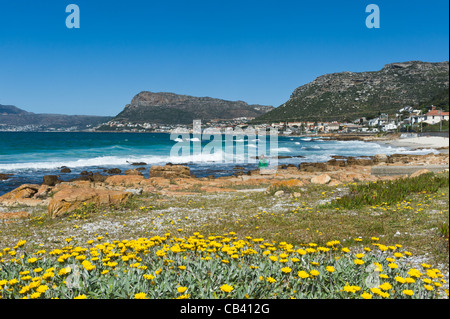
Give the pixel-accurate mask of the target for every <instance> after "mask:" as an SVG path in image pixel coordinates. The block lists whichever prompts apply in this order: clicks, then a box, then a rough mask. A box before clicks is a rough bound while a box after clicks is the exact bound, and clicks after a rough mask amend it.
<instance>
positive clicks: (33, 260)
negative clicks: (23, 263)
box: [27, 257, 37, 264]
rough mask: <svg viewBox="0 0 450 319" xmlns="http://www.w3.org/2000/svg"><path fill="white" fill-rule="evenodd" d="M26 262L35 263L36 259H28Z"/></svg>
mask: <svg viewBox="0 0 450 319" xmlns="http://www.w3.org/2000/svg"><path fill="white" fill-rule="evenodd" d="M27 261H28V263H29V264H32V263H35V262H36V261H37V258H36V257H32V258H29V259H28V260H27Z"/></svg>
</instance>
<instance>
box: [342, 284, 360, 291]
mask: <svg viewBox="0 0 450 319" xmlns="http://www.w3.org/2000/svg"><path fill="white" fill-rule="evenodd" d="M360 290H361V287H359V286H350V285H349V284H348V283H347V284H346V285H345V286H344V291H346V292H351V293H355V292H358V291H360Z"/></svg>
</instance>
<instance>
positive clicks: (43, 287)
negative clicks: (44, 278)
mask: <svg viewBox="0 0 450 319" xmlns="http://www.w3.org/2000/svg"><path fill="white" fill-rule="evenodd" d="M47 290H48V287H47V286H46V285H41V286H39V287H37V289H36V291H37V292H40V293H44V292H46V291H47Z"/></svg>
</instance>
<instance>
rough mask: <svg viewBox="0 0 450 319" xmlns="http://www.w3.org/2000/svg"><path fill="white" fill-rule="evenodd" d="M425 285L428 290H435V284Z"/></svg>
mask: <svg viewBox="0 0 450 319" xmlns="http://www.w3.org/2000/svg"><path fill="white" fill-rule="evenodd" d="M423 287H424V288H425V289H426V290H428V291H432V290H434V288H433V286H431V285H423Z"/></svg>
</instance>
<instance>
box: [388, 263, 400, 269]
mask: <svg viewBox="0 0 450 319" xmlns="http://www.w3.org/2000/svg"><path fill="white" fill-rule="evenodd" d="M388 267H389V268H391V269H397V268H398V265H397V264H396V263H390V264H388Z"/></svg>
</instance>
